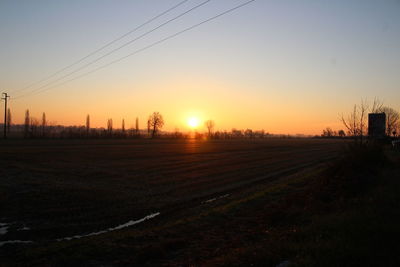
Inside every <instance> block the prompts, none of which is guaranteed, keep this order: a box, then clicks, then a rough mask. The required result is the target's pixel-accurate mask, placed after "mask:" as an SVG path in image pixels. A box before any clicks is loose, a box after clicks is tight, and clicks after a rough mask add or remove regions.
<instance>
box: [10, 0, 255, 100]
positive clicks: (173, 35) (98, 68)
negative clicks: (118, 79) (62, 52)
mask: <svg viewBox="0 0 400 267" xmlns="http://www.w3.org/2000/svg"><path fill="white" fill-rule="evenodd" d="M254 1H256V0H250V1H247V2H244V3H243V4H240V5H237V6H235V7H233V8H231V9H228V10H226V11H224V12H222V13H219V14H217V15H215V16H213V17H211V18H208V19H206V20H203V21H201V22H199V23H197V24H194V25H192V26H190V27H188V28H185V29H183V30H181V31H178V32H176V33H174V34H172V35H169V36H167V37H165V38H163V39H161V40H159V41H156V42H154V43H152V44H150V45H147V46H145V47H142V48H141V49H138V50H136V51H134V52H132V53H130V54H128V55H126V56H123V57H120V58H118V59H116V60H113V61H111V62H109V63H107V64H104V65H102V66H100V67H97V68H95V69H93V70H91V71H89V72H85V73H83V74H81V75H78V76H76V77H74V78H72V79H69V80H66V81H64V82H62V83H59V84H56V85H54V86H52V87H48V88H45V89H43V90H40V91H36V92H32V93H37V94H38V93H43V92H45V91H48V90H50V89H53V88H55V87H58V86H61V85H64V84H66V83H69V82H72V81H74V80H77V79H80V78H82V77H84V76H87V75H89V74H92V73H94V72H97V71H99V70H101V69H104V68H106V67H108V66H110V65H113V64H115V63H117V62H120V61H122V60H124V59H126V58H128V57H131V56H133V55H136V54H138V53H140V52H143V51H145V50H147V49H150V48H152V47H154V46H156V45H159V44H161V43H164V42H166V41H168V40H170V39H172V38H175V37H177V36H178V35H181V34H183V33H185V32H187V31H190V30H193V29H194V28H197V27H199V26H201V25H203V24H205V23H208V22H210V21H212V20H215V19H217V18H219V17H221V16H224V15H226V14H228V13H231V12H233V11H235V10H237V9H239V8H242V7H244V6H246V5H248V4H250V3H252V2H254ZM26 96H28V94H26V95H21V96H18V97H15V98H14V99H19V98H23V97H26Z"/></svg>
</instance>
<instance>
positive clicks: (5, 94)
mask: <svg viewBox="0 0 400 267" xmlns="http://www.w3.org/2000/svg"><path fill="white" fill-rule="evenodd" d="M3 95H4V97H3V98H2V100H4V103H5V104H4V139H6V138H7V100H8V98H9V97H10V96H9V95H7V93H3Z"/></svg>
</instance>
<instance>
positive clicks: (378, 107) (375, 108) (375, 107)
mask: <svg viewBox="0 0 400 267" xmlns="http://www.w3.org/2000/svg"><path fill="white" fill-rule="evenodd" d="M382 107H383V103H382V101H380V100H379V99H378V98H375V99H374V103H373V104H372V107H371V112H372V113H380V112H382Z"/></svg>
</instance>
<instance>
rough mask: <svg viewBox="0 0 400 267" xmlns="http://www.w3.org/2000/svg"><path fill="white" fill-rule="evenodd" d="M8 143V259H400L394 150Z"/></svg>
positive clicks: (297, 143)
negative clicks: (379, 151)
mask: <svg viewBox="0 0 400 267" xmlns="http://www.w3.org/2000/svg"><path fill="white" fill-rule="evenodd" d="M0 145H1V147H0V166H1V169H0V223H1V224H0V258H1V262H0V265H5V266H7V265H37V266H48V265H57V266H59V265H64V266H69V265H73V264H75V265H93V266H99V265H102V266H119V265H137V266H159V265H164V266H188V265H194V266H197V265H199V266H203V265H206V266H215V265H226V266H232V265H237V266H246V265H259V266H276V265H278V264H283V265H285V264H288V266H289V265H290V264H291V265H293V266H312V265H314V266H360V265H370V266H380V265H381V264H383V265H385V266H398V265H399V264H400V258H399V256H398V255H400V251H399V249H398V246H397V240H398V238H399V237H400V235H399V233H400V230H399V229H398V225H399V223H400V216H399V214H400V205H399V203H400V202H399V199H400V194H399V193H400V189H399V188H400V182H399V181H398V180H399V178H400V175H399V169H398V167H397V166H398V162H397V157H398V155H397V154H396V152H392V151H389V152H385V153H386V154H388V155H389V157H390V160H386V159H383V156H382V157H381V156H379V155H380V154H379V153H378V152H376V151H373V152H371V151H369V150H366V151H361V152H360V153H359V154H357V155H355V154H354V153H353V154H351V155H350V156H347V158H346V159H345V162H344V161H343V159H342V158H343V155H344V154H346V153H348V152H345V148H344V147H345V143H344V142H343V141H342V140H311V139H310V140H308V139H285V140H279V139H271V140H223V141H195V140H178V141H176V140H78V141H73V140H33V141H26V140H8V141H7V142H4V141H3V142H1V143H0ZM370 154H371V155H372V156H371V157H372V158H368V157H366V158H365V155H367V156H368V155H370ZM378 154H379V155H378ZM386 154H385V155H386ZM377 155H378V156H377ZM359 157H361V158H362V159H361V160H359V159H358V158H359ZM127 223H128V224H127ZM125 226H127V227H125ZM71 237H72V238H71ZM16 240H18V242H19V243H12V242H10V241H16ZM20 241H29V243H21V242H20Z"/></svg>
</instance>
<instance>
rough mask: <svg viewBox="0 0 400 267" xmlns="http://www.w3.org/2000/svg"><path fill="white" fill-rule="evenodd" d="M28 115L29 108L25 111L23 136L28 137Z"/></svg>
mask: <svg viewBox="0 0 400 267" xmlns="http://www.w3.org/2000/svg"><path fill="white" fill-rule="evenodd" d="M30 121H31V119H30V117H29V109H27V110H26V111H25V125H24V137H25V138H28V137H29V127H30V125H29V124H30Z"/></svg>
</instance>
